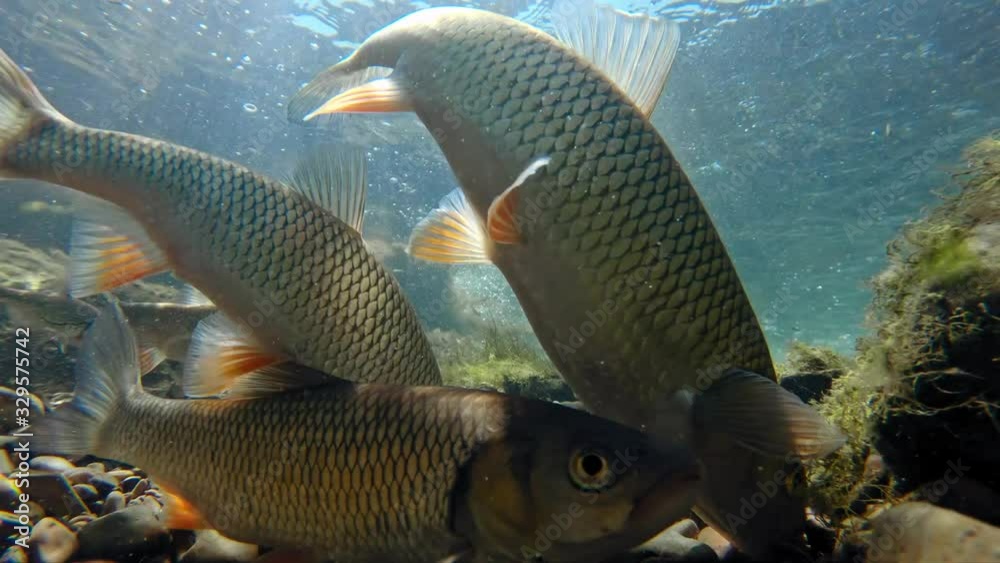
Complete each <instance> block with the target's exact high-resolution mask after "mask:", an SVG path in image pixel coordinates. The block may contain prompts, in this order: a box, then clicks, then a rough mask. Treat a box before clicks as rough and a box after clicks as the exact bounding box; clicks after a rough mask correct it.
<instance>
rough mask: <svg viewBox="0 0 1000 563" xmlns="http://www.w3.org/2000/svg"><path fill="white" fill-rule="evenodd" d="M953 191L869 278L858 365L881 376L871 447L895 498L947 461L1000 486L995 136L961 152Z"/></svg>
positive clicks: (998, 162) (907, 231)
mask: <svg viewBox="0 0 1000 563" xmlns="http://www.w3.org/2000/svg"><path fill="white" fill-rule="evenodd" d="M964 160H965V162H966V169H965V170H963V171H961V172H959V173H957V174H955V175H954V178H955V180H956V184H957V188H958V189H957V190H956V191H955V192H954V193H950V194H946V195H944V196H943V201H942V203H941V204H940V205H939V206H937V207H935V208H934V209H933V210H931V211H930V212H929V213H927V215H926V216H925V217H923V218H921V219H919V220H917V221H914V222H912V223H910V224H908V225H906V226H905V227H904V228H903V231H902V233H901V235H900V236H899V237H898V238H897V239H896V240H895V241H893V242H892V243H890V245H889V260H890V266H889V268H888V269H887V270H886V271H885V272H884V273H882V274H881V275H879V276H878V277H876V278H875V279H874V280H873V281H872V284H871V285H872V289H873V292H874V301H873V305H872V308H871V311H870V314H869V322H870V323H871V324H872V326H873V327H874V333H875V334H874V336H873V337H872V338H869V339H866V340H865V341H864V342H863V343H862V346H861V350H860V351H861V356H862V359H863V361H864V362H865V363H866V364H867V365H868V366H870V368H871V370H872V371H874V372H878V373H881V375H882V376H883V377H884V378H885V388H884V393H885V397H884V398H883V401H884V408H883V410H882V412H881V416H880V417H879V419H878V423H877V426H876V428H875V439H874V443H875V445H876V447H877V448H878V449H879V451H881V452H882V453H883V454H884V455H885V458H886V461H887V463H888V464H889V466H890V467H891V468H892V470H893V472H894V474H895V476H896V478H897V481H896V483H895V485H896V487H897V489H898V490H899V491H900V492H909V491H912V490H914V489H915V488H916V487H919V486H920V485H922V484H923V483H927V482H932V481H934V480H936V479H939V478H940V477H941V475H942V474H943V473H944V471H945V470H946V469H947V467H946V463H947V462H948V461H954V460H956V459H962V460H964V461H965V462H967V463H970V465H972V469H970V471H969V474H968V475H967V476H968V477H971V478H973V479H978V480H980V481H981V482H982V483H984V484H985V485H987V486H988V487H991V488H993V489H997V488H1000V457H998V456H997V454H996V453H994V450H995V448H993V447H992V446H991V444H996V441H997V440H998V439H1000V421H998V419H997V413H998V406H1000V316H998V314H997V311H998V309H1000V133H994V134H992V135H990V136H989V137H987V138H984V139H981V140H979V141H977V142H976V143H974V144H973V145H971V146H970V147H969V148H967V149H966V151H965V153H964Z"/></svg>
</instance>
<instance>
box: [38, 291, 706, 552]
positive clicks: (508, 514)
mask: <svg viewBox="0 0 1000 563" xmlns="http://www.w3.org/2000/svg"><path fill="white" fill-rule="evenodd" d="M83 349H84V354H83V360H82V361H81V363H80V367H79V368H78V373H77V380H78V387H77V391H76V397H75V399H74V403H73V404H72V405H71V406H70V407H68V408H60V409H58V410H56V411H55V413H54V414H53V415H51V416H50V417H49V418H48V419H44V420H42V421H41V423H40V425H39V427H38V428H36V429H35V436H36V440H35V441H34V442H33V444H36V445H37V447H39V448H41V449H40V450H39V451H55V452H60V453H64V454H74V455H76V454H83V453H92V454H94V455H98V456H100V457H104V458H110V459H117V460H122V461H127V462H129V463H132V464H138V465H140V466H142V467H143V469H145V470H146V471H147V472H148V473H149V474H150V476H151V477H152V478H153V479H154V480H155V481H156V482H157V483H158V484H160V485H161V487H163V488H164V490H165V491H166V494H167V496H166V502H165V508H164V511H165V515H166V519H167V523H168V526H171V527H184V528H195V529H204V528H213V529H216V530H217V531H218V532H219V533H221V534H223V535H225V536H227V537H229V538H231V539H235V540H238V541H246V542H253V543H259V544H264V545H269V546H273V547H276V548H283V547H289V548H298V549H305V550H308V551H310V552H313V553H315V554H316V555H319V556H322V557H326V558H330V559H334V560H336V561H343V562H355V561H359V562H360V561H365V562H368V561H371V562H375V561H399V562H404V561H405V562H411V561H412V562H427V561H439V560H443V559H445V558H447V557H451V556H457V555H464V556H468V557H469V558H470V560H473V561H522V560H526V559H529V558H530V557H531V556H532V555H534V554H536V553H538V552H539V551H541V552H543V556H544V557H545V560H546V561H600V560H602V558H604V557H607V556H608V555H612V554H614V553H615V552H616V551H617V550H621V549H625V548H627V547H630V546H631V545H634V544H636V543H639V542H641V541H642V540H643V539H645V537H647V536H648V535H652V534H653V533H655V532H656V531H657V530H658V528H660V527H662V526H664V525H666V523H668V522H669V521H670V520H671V519H672V518H677V517H678V516H679V515H682V514H683V512H684V511H686V506H687V503H689V502H690V497H691V496H693V494H694V492H693V489H694V488H693V486H692V483H693V481H694V480H696V479H697V470H696V466H695V460H694V458H693V456H692V455H691V454H690V452H688V451H685V450H682V449H676V450H662V449H657V448H655V447H653V446H652V445H651V444H650V443H649V440H648V438H647V437H646V436H644V435H642V434H641V433H640V432H637V431H635V430H633V429H630V428H627V427H624V426H621V425H618V424H615V423H612V422H610V421H606V420H604V419H600V418H597V417H595V416H592V415H589V414H587V413H584V412H581V411H576V410H574V409H569V408H565V407H561V406H558V405H555V404H551V403H547V402H541V401H534V400H530V399H524V398H518V397H513V396H506V395H501V394H496V393H489V392H481V391H472V390H465V389H457V388H441V387H414V386H393V385H380V384H354V383H351V382H346V381H342V380H336V379H331V378H329V377H328V376H327V375H325V374H319V373H317V372H315V371H313V370H310V369H308V368H304V367H302V366H289V365H286V366H287V369H286V370H285V371H283V372H282V371H281V370H279V369H275V370H272V371H271V372H270V373H269V374H267V375H266V376H264V377H261V379H260V381H257V382H256V383H255V381H254V379H255V378H256V377H259V376H254V375H251V376H247V378H245V379H244V380H243V381H242V382H241V384H240V386H241V387H240V388H239V389H236V390H234V392H233V394H232V395H230V396H229V398H227V399H225V400H221V399H201V400H169V399H160V398H157V397H153V396H151V395H149V394H146V393H145V392H144V391H142V390H141V388H139V387H136V384H135V378H136V376H137V369H136V362H137V356H136V351H135V342H134V340H133V339H132V337H131V335H130V333H129V332H128V327H127V325H126V323H125V319H124V316H123V315H122V314H121V312H120V310H119V309H117V308H115V307H114V306H111V307H109V308H108V309H107V313H106V314H102V315H101V316H100V317H98V319H97V321H95V324H94V327H93V328H92V329H91V330H90V331H89V332H88V333H87V336H86V337H85V342H84V346H83ZM274 383H280V384H282V385H287V386H286V387H284V388H283V389H282V390H279V391H275V390H274V389H268V388H267V385H269V384H274ZM595 464H596V465H595ZM567 512H572V513H573V516H572V517H571V518H572V522H570V523H567V524H566V525H564V526H563V528H562V529H561V531H560V532H559V534H557V535H551V536H550V537H549V538H548V543H547V544H543V545H541V546H539V547H535V546H536V542H537V540H538V535H539V534H544V533H545V532H542V531H541V530H543V529H544V528H545V527H546V526H548V525H551V524H553V521H552V520H551V518H552V516H553V515H555V514H558V515H560V516H561V517H562V515H563V514H565V513H567ZM567 518H569V517H567ZM570 524H571V525H570Z"/></svg>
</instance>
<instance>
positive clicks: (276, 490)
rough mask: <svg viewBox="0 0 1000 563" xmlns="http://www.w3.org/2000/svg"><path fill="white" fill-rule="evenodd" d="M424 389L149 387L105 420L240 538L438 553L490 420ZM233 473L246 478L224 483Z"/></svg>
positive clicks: (359, 556)
mask: <svg viewBox="0 0 1000 563" xmlns="http://www.w3.org/2000/svg"><path fill="white" fill-rule="evenodd" d="M427 396H428V394H427V390H426V389H424V390H414V389H408V388H402V387H397V388H391V387H371V388H367V389H364V388H361V389H360V390H359V391H357V392H350V390H349V389H347V388H345V387H343V386H332V387H330V388H325V387H324V388H322V389H319V390H307V391H301V392H294V393H290V394H288V395H283V396H281V397H279V398H277V399H276V400H273V401H266V402H258V401H232V402H229V401H183V402H180V401H166V400H162V399H158V398H155V397H151V396H143V397H142V398H141V399H138V400H135V401H131V402H129V403H128V404H127V407H126V408H124V409H122V410H121V411H120V412H118V413H116V414H115V415H113V416H112V418H110V419H109V421H108V422H107V430H106V432H107V433H106V435H105V440H106V442H105V443H106V444H116V445H117V447H115V448H112V449H108V450H105V452H106V453H107V454H108V455H114V456H119V457H123V458H125V459H129V460H130V461H133V462H134V463H137V464H139V465H140V466H143V467H156V468H157V469H158V471H157V478H158V479H159V480H161V481H162V482H163V483H165V484H167V485H168V486H169V488H170V492H171V493H174V494H179V495H180V496H182V497H183V498H191V499H198V504H199V506H200V507H204V509H203V512H202V515H203V516H204V517H205V518H206V520H207V521H208V522H209V523H212V524H215V525H218V526H220V527H221V528H223V529H226V530H227V532H228V535H230V536H231V537H233V538H236V539H241V540H243V541H253V542H255V543H261V544H264V545H289V544H290V543H292V544H294V543H297V542H301V543H303V544H305V545H310V546H313V547H314V548H315V549H320V550H328V551H329V552H330V553H336V554H344V555H341V556H342V557H345V558H344V559H342V560H345V561H348V560H369V557H373V555H372V554H369V553H366V552H365V551H364V550H365V549H373V546H377V549H378V552H379V553H393V554H394V556H396V557H398V559H399V560H407V561H410V560H412V561H422V560H432V558H433V557H434V556H435V555H440V553H441V552H442V551H444V552H447V549H446V547H445V546H448V545H460V544H461V540H460V538H458V537H457V536H455V535H454V534H453V533H452V532H451V531H450V530H451V521H450V517H451V504H450V503H451V500H450V497H451V494H452V491H453V490H454V489H455V487H456V480H457V479H458V475H459V472H460V468H461V467H462V466H463V465H464V464H465V463H466V462H468V461H469V459H470V458H471V456H472V451H473V446H474V444H475V442H476V440H477V439H478V438H477V437H478V436H479V435H480V434H482V433H484V432H486V428H488V427H489V425H491V424H493V420H492V419H491V418H489V417H486V418H482V419H477V418H476V417H467V419H464V420H463V419H462V418H461V417H460V412H461V409H462V407H463V401H464V400H465V399H464V398H463V396H462V395H461V392H459V393H448V392H442V393H439V394H438V396H437V397H436V398H435V399H433V400H430V401H425V400H423V398H425V397H427ZM317 412H322V413H324V415H323V421H322V422H323V423H322V424H317V423H316V422H317V420H316V413H317ZM150 421H156V422H155V424H151V423H150ZM386 425H388V426H390V428H391V430H385V426H386ZM379 427H382V428H383V430H382V431H379V430H378V428H379ZM178 435H184V436H187V439H185V440H183V441H178V440H176V438H175V437H176V436H178ZM145 444H158V446H157V447H156V448H148V447H145V446H144V445H145ZM105 447H108V446H105ZM234 448H239V452H237V451H236V450H235V449H234ZM191 475H202V476H203V477H202V478H200V479H191V478H190V476H191ZM233 476H239V477H238V478H239V483H240V486H239V487H231V486H227V485H226V483H232V482H233ZM278 483H280V484H278ZM175 484H176V485H175ZM346 554H350V555H349V556H348V555H346ZM348 557H349V558H348ZM338 560H341V559H339V558H338Z"/></svg>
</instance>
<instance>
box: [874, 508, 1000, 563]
mask: <svg viewBox="0 0 1000 563" xmlns="http://www.w3.org/2000/svg"><path fill="white" fill-rule="evenodd" d="M866 543H867V545H868V548H867V558H866V562H867V563H934V562H939V561H979V562H982V563H996V562H1000V528H997V527H995V526H990V525H989V524H987V523H985V522H981V521H979V520H976V519H975V518H970V517H968V516H965V515H964V514H959V513H958V512H954V511H951V510H948V509H946V508H939V507H936V506H934V505H932V504H929V503H926V502H907V503H903V504H900V505H898V506H894V507H893V508H891V509H889V510H887V511H885V512H884V513H882V514H880V515H879V516H878V517H877V518H875V519H874V520H873V521H872V534H871V537H870V538H869V539H868V541H867V542H866Z"/></svg>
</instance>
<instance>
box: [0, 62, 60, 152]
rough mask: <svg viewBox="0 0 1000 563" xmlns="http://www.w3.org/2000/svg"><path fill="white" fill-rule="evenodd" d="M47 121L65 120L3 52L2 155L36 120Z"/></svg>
mask: <svg viewBox="0 0 1000 563" xmlns="http://www.w3.org/2000/svg"><path fill="white" fill-rule="evenodd" d="M44 118H49V119H66V118H65V117H63V115H62V114H60V113H59V112H58V111H56V108H54V107H52V104H50V103H49V102H48V100H46V99H45V97H44V96H42V93H41V92H40V91H39V90H38V87H37V86H35V84H34V83H33V82H31V79H30V78H28V75H27V74H25V72H24V71H23V70H21V68H20V67H19V66H17V63H15V62H14V61H13V60H11V58H10V57H8V56H7V53H5V52H3V51H0V154H3V152H4V149H5V148H6V147H7V145H8V144H10V142H11V141H13V140H15V139H17V138H18V137H19V136H20V135H21V134H22V133H23V132H24V131H25V130H26V129H27V128H28V127H29V126H30V125H31V124H32V123H34V122H35V120H36V119H44ZM0 166H2V160H0Z"/></svg>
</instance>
